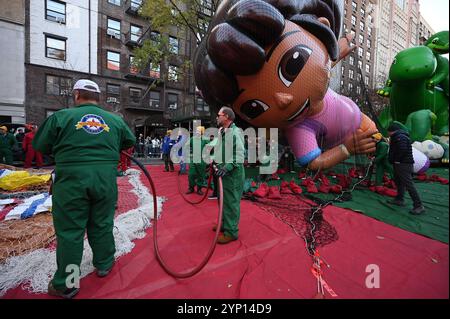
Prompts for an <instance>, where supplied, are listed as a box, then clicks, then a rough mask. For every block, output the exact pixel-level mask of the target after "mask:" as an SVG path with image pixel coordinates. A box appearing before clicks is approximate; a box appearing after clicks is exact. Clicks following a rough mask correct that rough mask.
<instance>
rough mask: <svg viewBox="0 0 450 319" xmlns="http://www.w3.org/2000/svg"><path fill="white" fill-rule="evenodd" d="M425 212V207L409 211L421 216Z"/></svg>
mask: <svg viewBox="0 0 450 319" xmlns="http://www.w3.org/2000/svg"><path fill="white" fill-rule="evenodd" d="M424 212H425V207H423V206H422V205H420V206H417V207H414V208H413V209H411V210H410V211H409V213H410V214H412V215H420V214H423V213H424Z"/></svg>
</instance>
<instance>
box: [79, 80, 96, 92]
mask: <svg viewBox="0 0 450 319" xmlns="http://www.w3.org/2000/svg"><path fill="white" fill-rule="evenodd" d="M73 89H74V90H86V91H91V92H96V93H100V89H99V87H98V84H97V83H95V82H94V81H91V80H86V79H81V80H78V81H77V82H76V83H75V85H74V86H73Z"/></svg>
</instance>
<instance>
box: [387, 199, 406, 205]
mask: <svg viewBox="0 0 450 319" xmlns="http://www.w3.org/2000/svg"><path fill="white" fill-rule="evenodd" d="M387 202H388V203H389V204H392V205H397V206H405V202H404V201H402V200H398V199H392V200H388V201H387Z"/></svg>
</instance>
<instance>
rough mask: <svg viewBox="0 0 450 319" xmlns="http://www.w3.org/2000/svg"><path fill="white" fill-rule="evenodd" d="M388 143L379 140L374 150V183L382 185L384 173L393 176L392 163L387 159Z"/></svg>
mask: <svg viewBox="0 0 450 319" xmlns="http://www.w3.org/2000/svg"><path fill="white" fill-rule="evenodd" d="M388 153H389V144H388V143H386V142H385V141H383V140H381V141H379V142H378V143H377V148H376V151H375V160H374V163H375V165H376V174H375V185H383V176H384V173H385V172H386V173H388V174H389V175H390V176H391V178H393V176H394V169H393V168H392V164H391V163H389V160H388Z"/></svg>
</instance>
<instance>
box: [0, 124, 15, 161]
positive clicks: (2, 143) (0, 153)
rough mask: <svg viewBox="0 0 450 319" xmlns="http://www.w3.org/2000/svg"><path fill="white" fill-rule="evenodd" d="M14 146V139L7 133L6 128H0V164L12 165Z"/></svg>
mask: <svg viewBox="0 0 450 319" xmlns="http://www.w3.org/2000/svg"><path fill="white" fill-rule="evenodd" d="M16 146H17V140H16V137H15V136H14V135H13V134H11V133H8V128H7V127H6V126H0V163H4V164H7V165H12V164H13V148H14V147H16Z"/></svg>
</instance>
